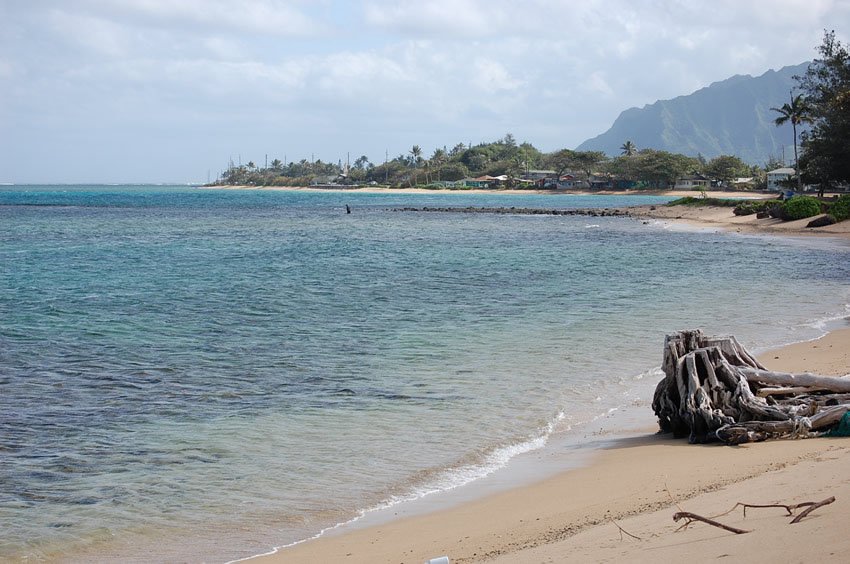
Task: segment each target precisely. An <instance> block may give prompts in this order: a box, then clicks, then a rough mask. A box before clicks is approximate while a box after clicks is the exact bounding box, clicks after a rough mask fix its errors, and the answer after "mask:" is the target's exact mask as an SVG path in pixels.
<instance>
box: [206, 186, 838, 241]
mask: <svg viewBox="0 0 850 564" xmlns="http://www.w3.org/2000/svg"><path fill="white" fill-rule="evenodd" d="M201 188H202V189H204V190H262V191H294V192H334V191H335V192H343V193H349V192H353V193H368V194H393V193H395V194H482V195H495V194H506V195H532V194H536V195H547V196H552V197H558V196H586V197H593V196H671V197H677V198H679V197H685V196H695V195H700V193H699V192H694V191H693V190H690V191H688V190H654V191H639V192H637V191H593V192H590V191H580V192H576V191H565V190H564V191H555V190H481V189H470V190H447V189H442V190H437V189H435V190H429V189H424V188H392V189H390V188H376V187H360V188H349V189H327V188H313V187H308V186H302V187H292V186H203V187H201ZM706 196H707V197H709V198H726V199H772V198H775V197H776V195H775V194H764V193H761V192H756V193H753V192H721V191H712V192H706ZM590 210H596V211H597V212H599V211H602V210H600V209H599V208H587V210H586V211H590ZM605 211H610V212H614V213H615V214H616V215H621V216H628V217H631V218H633V219H637V220H644V221H646V220H656V221H661V222H663V223H664V224H667V225H676V224H678V225H685V226H688V227H692V228H697V229H715V230H723V231H730V232H735V233H740V234H744V235H780V236H815V237H838V238H842V239H850V220H848V221H843V222H841V223H836V224H833V225H827V226H824V227H815V228H807V227H806V225H807V224H808V223H809V222H810V221H811V220H812V219H814V218H807V219H800V220H797V221H782V220H779V219H757V218H756V216H755V214H753V215H745V216H736V215H734V214H733V213H732V208H731V207H717V206H664V205H636V206H629V207H620V208H612V209H610V210H605Z"/></svg>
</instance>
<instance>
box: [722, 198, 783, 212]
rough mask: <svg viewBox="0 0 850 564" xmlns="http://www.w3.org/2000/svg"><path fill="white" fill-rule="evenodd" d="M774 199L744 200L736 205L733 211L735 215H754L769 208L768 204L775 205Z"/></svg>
mask: <svg viewBox="0 0 850 564" xmlns="http://www.w3.org/2000/svg"><path fill="white" fill-rule="evenodd" d="M773 204H774V202H773V201H772V200H743V201H741V202H739V203H738V205H736V206H735V209H734V210H732V213H734V214H735V215H753V214H754V213H759V212H762V211H765V210H766V209H768V206H771V205H773Z"/></svg>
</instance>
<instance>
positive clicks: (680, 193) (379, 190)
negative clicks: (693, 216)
mask: <svg viewBox="0 0 850 564" xmlns="http://www.w3.org/2000/svg"><path fill="white" fill-rule="evenodd" d="M201 188H202V189H207V190H260V191H283V192H362V193H367V194H491V195H492V194H516V195H522V194H541V195H546V196H553V197H557V196H673V197H675V198H681V197H684V196H700V197H701V196H702V193H701V192H695V191H693V190H594V191H592V192H591V191H576V190H504V189H499V190H493V189H487V190H485V189H469V190H465V189H464V190H458V189H448V188H443V189H431V188H384V187H381V186H358V187H356V188H345V187H343V186H340V187H339V188H316V187H313V186H202V187H201ZM706 196H707V197H709V198H730V199H733V198H754V199H763V198H770V197H772V196H771V195H769V194H762V193H760V192H720V191H712V192H706Z"/></svg>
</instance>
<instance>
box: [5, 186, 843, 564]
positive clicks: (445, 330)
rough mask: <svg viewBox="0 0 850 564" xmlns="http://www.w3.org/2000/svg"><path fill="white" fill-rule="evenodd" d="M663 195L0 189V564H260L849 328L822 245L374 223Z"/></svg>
mask: <svg viewBox="0 0 850 564" xmlns="http://www.w3.org/2000/svg"><path fill="white" fill-rule="evenodd" d="M663 200H664V199H640V198H638V200H637V201H636V202H635V197H632V198H624V197H619V198H603V197H599V198H596V197H590V198H589V197H574V196H557V197H553V196H539V195H528V196H509V195H470V194H425V195H419V194H362V193H345V192H321V193H312V192H309V193H308V192H259V191H245V192H243V191H239V192H228V191H218V190H198V189H189V188H181V187H129V186H117V187H3V188H2V189H0V263H2V265H3V266H2V270H0V461H2V464H0V530H3V532H4V534H3V535H2V537H3V538H2V540H0V557H2V558H20V557H22V556H26V555H33V556H45V557H49V558H69V559H74V558H75V557H76V558H78V557H80V556H81V555H86V554H94V555H97V557H98V558H101V559H110V558H114V559H116V560H118V559H120V560H122V561H126V560H128V559H132V558H133V557H137V558H138V559H139V560H151V559H153V560H174V559H189V560H207V561H210V560H213V561H215V560H227V559H233V558H239V557H243V556H247V555H250V554H256V553H258V552H263V551H265V550H267V549H268V548H269V547H271V546H278V545H283V544H287V543H291V542H294V541H297V540H299V539H303V538H306V537H309V536H312V535H314V534H316V533H317V532H318V531H320V530H322V529H324V528H326V527H328V526H332V525H333V524H335V523H339V522H342V521H347V520H349V519H351V518H352V517H354V516H356V515H358V513H359V512H360V511H362V510H363V509H367V508H370V507H376V506H380V505H385V504H387V503H393V502H396V501H399V500H404V499H413V498H416V497H420V496H422V495H425V494H426V493H428V492H432V491H439V490H445V489H447V488H451V487H454V486H456V485H459V484H462V483H465V482H468V481H469V480H473V479H475V478H477V477H480V476H483V475H485V474H487V473H489V472H492V471H493V470H495V469H497V468H500V467H503V466H504V465H505V464H506V463H507V462H508V461H509V460H510V459H511V458H512V457H513V456H515V455H516V454H518V453H520V452H524V451H528V450H530V449H536V448H542V447H544V445H545V443H546V442H547V440H548V439H549V437H551V436H552V435H553V433H554V434H560V435H564V434H569V433H570V432H571V431H570V429H576V428H578V427H580V426H581V423H582V422H586V421H589V420H591V419H593V418H594V417H598V416H599V415H601V414H605V413H607V412H609V411H610V410H612V409H617V408H620V407H623V406H624V405H628V404H629V403H631V402H632V401H634V397H635V396H636V395H638V394H645V391H646V389H647V388H648V387H649V386H648V384H647V382H646V381H645V380H643V379H640V378H639V376H640V375H641V374H642V373H644V372H645V371H647V370H649V369H651V368H652V367H654V366H656V365H657V364H659V362H660V349H661V347H660V345H661V342H662V341H663V336H664V334H665V333H669V332H671V331H674V330H677V329H681V328H691V327H702V328H704V329H705V330H706V331H708V332H711V333H734V334H735V335H736V336H738V337H739V339H740V340H741V341H742V342H743V343H745V345H746V346H747V347H748V348H759V347H766V346H770V345H776V344H779V343H783V342H789V341H796V340H801V339H806V338H812V337H815V336H817V335H818V334H819V330H820V328H821V327H822V325H823V323H824V322H825V321H826V320H828V319H830V318H837V317H840V316H846V315H847V313H848V305H847V304H848V302H850V284H848V282H850V268H848V264H850V261H848V260H847V259H848V251H849V250H850V249H848V248H847V247H846V246H843V245H837V244H832V243H830V242H824V241H821V240H818V241H805V242H802V243H801V242H797V241H794V240H781V239H775V238H759V237H742V236H737V235H730V234H716V233H705V232H688V231H670V230H665V229H664V228H663V227H662V226H660V225H656V224H645V223H643V222H639V221H634V220H630V219H625V218H586V217H569V216H519V215H517V216H512V215H487V214H474V215H467V214H446V213H403V212H394V211H390V209H391V208H393V207H397V206H403V205H413V206H423V205H433V206H451V205H458V206H466V205H481V206H508V207H510V206H516V207H545V208H569V207H588V206H593V207H607V206H617V205H624V204H627V203H632V202H634V203H651V202H659V201H663ZM346 204H348V205H350V206H351V208H352V214H350V215H349V214H346V213H345V205H346ZM140 554H141V555H143V557H140V556H138V555H140Z"/></svg>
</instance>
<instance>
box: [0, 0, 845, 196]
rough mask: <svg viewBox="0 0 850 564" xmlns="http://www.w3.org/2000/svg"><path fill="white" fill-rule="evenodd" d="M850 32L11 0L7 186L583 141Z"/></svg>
mask: <svg viewBox="0 0 850 564" xmlns="http://www.w3.org/2000/svg"><path fill="white" fill-rule="evenodd" d="M842 24H843V25H844V26H845V29H841V28H839V27H837V26H840V25H842ZM847 24H850V0H711V1H703V0H680V1H673V0H669V1H665V0H622V1H621V0H605V1H603V0H571V1H568V0H561V1H558V0H419V1H417V2H413V1H399V0H395V1H393V0H364V1H356V0H350V1H343V0H313V1H308V0H303V1H299V0H239V1H238V2H237V1H231V0H0V183H19V184H24V183H32V184H37V183H124V182H127V183H147V182H150V183H169V182H173V183H192V182H206V181H207V180H208V179H213V180H214V179H215V178H216V176H217V175H218V174H219V173H220V172H222V171H223V170H224V169H225V168H226V167H227V165H228V162H230V161H231V160H232V161H233V162H234V163H236V164H239V163H240V162H241V163H243V164H247V163H248V162H249V161H253V162H254V163H256V164H257V165H259V166H263V165H264V164H265V162H266V159H268V161H269V162H271V160H273V159H275V158H277V159H280V160H282V161H286V162H290V161H293V160H295V161H299V160H301V159H307V160H311V159H322V160H323V161H326V162H328V161H330V162H338V161H342V162H345V160H346V158H350V160H351V161H352V162H353V161H354V160H355V159H356V158H357V157H359V156H360V155H365V156H367V157H368V158H369V159H370V160H371V161H372V162H373V163H376V164H380V163H382V162H383V161H384V159H385V157H386V155H389V158H390V159H392V158H394V157H396V156H398V155H399V154H402V153H404V154H407V153H408V152H409V151H410V149H411V147H412V146H413V145H419V146H420V147H422V149H423V153H424V155H425V156H426V157H427V156H430V155H431V154H432V153H433V151H434V149H436V148H442V147H444V146H446V147H448V148H451V147H453V146H455V145H456V144H458V143H465V144H468V143H472V144H477V143H480V142H490V141H495V140H497V139H500V138H503V137H504V136H505V135H506V134H507V133H511V134H512V135H513V136H514V137H515V138H516V139H517V141H519V142H529V143H532V144H533V145H534V146H536V147H537V148H538V149H540V150H543V151H546V152H549V151H554V150H558V149H562V148H575V147H576V146H577V145H578V144H580V143H581V142H583V141H585V140H586V139H588V138H590V137H594V136H596V135H598V134H600V133H603V132H604V131H606V130H607V129H608V128H609V127H610V126H611V124H612V123H613V121H614V120H615V119H616V118H617V116H618V115H619V114H620V112H622V111H623V110H626V109H628V108H631V107H642V106H644V105H646V104H651V103H653V102H655V101H656V100H659V99H669V98H673V97H676V96H681V95H686V94H690V93H691V92H693V91H695V90H698V89H699V88H702V87H705V86H708V85H709V84H711V83H712V82H716V81H720V80H724V79H726V78H729V77H731V76H733V75H736V74H750V75H753V76H757V75H760V74H762V73H764V72H766V71H767V70H769V69H779V68H781V67H783V66H787V65H794V64H799V63H802V62H804V61H808V60H811V59H813V58H815V57H816V48H817V46H818V45H820V43H821V40H822V38H823V32H824V30H825V29H835V31H836V36H837V37H838V38H839V40H841V41H842V43H846V40H847V35H846V33H848V31H847V29H846V26H847Z"/></svg>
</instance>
